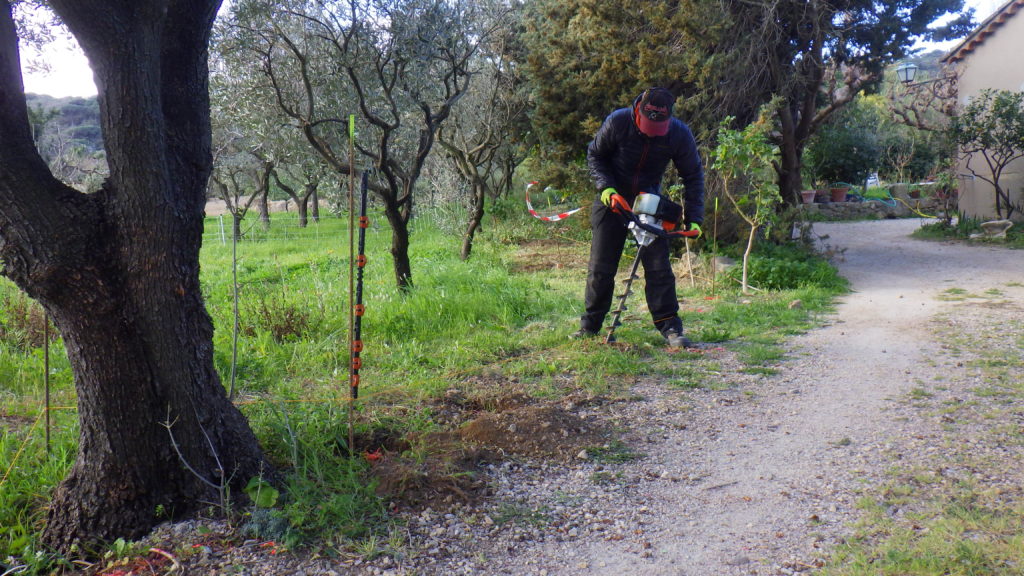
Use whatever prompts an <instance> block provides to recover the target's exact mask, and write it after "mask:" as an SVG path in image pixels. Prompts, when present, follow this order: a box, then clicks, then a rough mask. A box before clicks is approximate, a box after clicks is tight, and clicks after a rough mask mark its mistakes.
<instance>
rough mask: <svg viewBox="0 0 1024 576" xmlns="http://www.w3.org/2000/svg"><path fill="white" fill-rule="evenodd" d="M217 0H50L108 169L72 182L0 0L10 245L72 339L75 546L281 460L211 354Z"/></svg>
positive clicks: (66, 542)
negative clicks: (210, 189)
mask: <svg viewBox="0 0 1024 576" xmlns="http://www.w3.org/2000/svg"><path fill="white" fill-rule="evenodd" d="M219 4H220V2H219V0H133V1H132V2H109V1H105V0H52V1H51V2H50V5H51V6H52V8H53V10H54V11H55V12H56V14H57V15H58V16H60V18H61V19H62V20H63V22H64V23H65V24H66V25H67V27H68V28H69V29H70V30H71V32H72V34H74V36H75V37H76V38H77V39H78V42H79V44H80V45H81V46H82V48H83V50H84V51H85V54H86V56H87V57H88V59H89V62H90V65H91V67H92V69H93V71H94V73H95V79H96V85H97V87H98V90H99V105H100V119H101V128H102V131H103V141H104V147H105V149H106V155H107V161H108V163H109V167H110V175H109V177H108V178H107V179H106V180H105V182H104V183H103V186H102V187H101V189H100V190H99V191H97V192H95V193H92V194H85V193H82V192H79V191H77V190H75V189H73V188H71V187H69V186H67V185H66V184H63V183H61V182H60V181H59V180H58V179H56V178H55V177H54V175H53V173H52V172H51V171H50V169H49V168H48V167H47V165H46V163H45V162H44V161H43V159H42V158H41V157H40V155H39V153H38V152H37V150H36V148H35V146H34V145H33V142H32V132H31V129H30V124H29V115H28V111H27V109H26V104H25V95H24V87H23V81H22V76H21V68H20V55H19V48H18V38H17V33H16V28H15V21H14V18H13V14H12V6H11V2H10V1H9V0H0V259H2V261H3V274H4V275H5V276H7V277H8V278H10V279H11V280H13V281H14V283H15V284H17V286H18V287H19V288H21V289H22V290H24V291H25V292H26V293H27V294H28V295H29V296H31V297H32V298H34V299H35V300H37V301H38V302H40V303H41V304H42V306H43V307H44V308H45V309H46V311H47V313H48V314H49V316H50V317H51V318H52V319H53V322H54V324H55V325H56V326H57V328H58V329H59V330H60V333H61V335H62V336H63V338H64V341H65V346H66V349H67V354H68V358H69V360H70V364H71V368H72V371H73V373H74V379H75V388H76V391H77V397H78V413H79V422H80V430H79V439H78V454H77V457H76V459H75V463H74V465H73V466H72V468H71V470H70V472H69V473H68V475H67V477H66V478H65V479H64V481H63V482H62V483H61V484H60V486H59V487H58V488H57V490H56V491H55V493H54V494H53V496H52V498H51V499H50V501H49V504H48V506H49V509H48V517H47V523H46V527H45V529H44V533H43V540H44V542H45V543H46V544H48V545H50V546H52V547H53V548H55V549H58V550H62V551H69V550H72V549H73V547H75V546H78V547H79V549H81V550H88V549H90V548H91V546H92V545H93V544H95V543H98V542H101V541H106V540H112V539H115V538H119V537H125V538H133V537H137V536H140V535H142V534H143V533H145V532H146V531H148V530H149V529H150V528H151V527H152V526H153V525H154V524H155V523H156V522H157V513H158V510H160V509H162V510H166V511H170V512H172V513H173V514H174V515H177V516H180V515H184V514H188V513H190V512H192V511H194V510H196V509H197V508H199V507H200V506H206V505H207V504H206V503H208V502H210V501H218V498H220V497H222V496H223V495H225V494H226V493H227V490H228V488H235V490H233V492H232V493H234V494H243V488H244V486H245V485H246V483H247V482H248V481H249V480H250V479H251V478H252V477H255V476H257V475H259V474H260V473H261V472H265V473H268V474H269V473H270V468H269V466H268V465H267V463H266V460H265V458H264V456H263V453H262V451H261V450H260V447H259V445H258V443H257V441H256V438H255V436H254V435H253V433H252V431H251V429H250V428H249V425H248V423H247V422H246V420H245V418H244V417H243V416H242V414H241V412H239V410H238V409H237V408H236V407H235V406H234V405H233V404H232V403H231V402H230V401H229V399H228V397H227V394H226V393H225V390H224V387H223V386H222V385H221V382H220V378H219V377H218V375H217V372H216V371H215V369H214V364H213V324H212V322H211V320H210V316H209V315H208V314H207V311H206V308H205V305H204V302H203V296H202V290H201V288H200V283H199V248H200V244H201V242H202V233H203V221H204V216H203V210H204V206H205V202H206V184H207V179H208V177H209V175H210V167H211V150H210V118H209V99H208V98H209V97H208V91H207V85H208V71H207V42H208V38H209V33H210V29H211V26H212V24H213V20H214V17H215V15H216V13H217V9H218V6H219Z"/></svg>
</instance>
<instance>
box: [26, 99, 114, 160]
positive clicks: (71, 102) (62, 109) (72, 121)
mask: <svg viewBox="0 0 1024 576" xmlns="http://www.w3.org/2000/svg"><path fill="white" fill-rule="evenodd" d="M25 100H26V102H27V103H28V108H29V114H30V117H31V119H32V123H33V127H34V128H35V130H36V131H37V134H36V141H37V142H39V143H40V144H41V148H42V149H43V152H44V154H46V153H47V150H46V148H47V144H48V143H52V142H53V141H54V140H59V141H60V142H61V143H62V147H67V146H68V145H70V146H73V147H74V146H81V147H83V148H84V152H86V153H90V154H91V153H93V152H98V151H101V150H103V137H102V134H101V132H100V126H99V124H100V122H99V120H100V109H99V102H98V101H97V100H96V97H95V96H93V97H90V98H79V97H66V98H54V97H53V96H47V95H45V94H26V95H25Z"/></svg>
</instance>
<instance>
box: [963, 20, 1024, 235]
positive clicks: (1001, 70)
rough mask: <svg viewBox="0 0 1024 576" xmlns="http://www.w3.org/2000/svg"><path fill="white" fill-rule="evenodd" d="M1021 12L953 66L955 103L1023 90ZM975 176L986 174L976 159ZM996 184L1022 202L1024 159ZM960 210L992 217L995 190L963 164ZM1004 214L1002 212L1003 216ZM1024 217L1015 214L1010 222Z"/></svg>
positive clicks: (1023, 52)
mask: <svg viewBox="0 0 1024 576" xmlns="http://www.w3.org/2000/svg"><path fill="white" fill-rule="evenodd" d="M1022 54H1024V11H1021V12H1017V13H1016V14H1012V15H1009V16H1008V18H1007V20H1006V21H1005V22H1004V23H1003V24H1002V25H1001V26H1000V27H999V28H998V29H996V30H995V32H994V33H993V34H991V35H989V36H987V37H986V38H985V39H984V41H983V42H981V43H979V44H977V45H976V46H975V47H974V49H973V51H971V52H970V53H968V54H967V55H966V57H965V58H964V59H963V60H962V61H960V62H959V63H957V65H956V66H957V69H958V70H959V71H960V74H961V75H960V80H959V88H958V90H959V94H958V97H959V100H960V104H961V105H964V104H966V103H968V102H970V99H971V98H973V97H974V96H976V95H977V94H978V93H980V92H981V91H982V90H984V89H986V88H991V89H993V90H1010V91H1014V92H1019V91H1024V58H1022V57H1021V55H1022ZM970 167H971V168H974V171H975V172H977V173H978V174H984V175H989V176H990V174H991V173H990V172H988V170H987V168H986V164H985V162H984V160H983V159H982V158H980V157H978V158H974V159H972V160H971V161H970ZM1000 183H1001V184H1002V185H1003V188H1004V189H1006V188H1009V189H1010V190H1011V200H1012V201H1013V202H1014V203H1015V204H1016V205H1020V204H1021V202H1024V160H1017V161H1015V162H1013V163H1012V164H1010V165H1009V166H1008V167H1007V169H1006V171H1005V172H1004V173H1003V176H1002V178H1001V179H1000ZM960 210H961V211H962V212H964V213H965V214H967V215H968V216H972V217H975V218H982V219H993V218H995V217H996V207H995V191H994V188H993V187H992V185H991V184H989V183H987V182H984V181H983V180H980V179H979V178H977V177H974V176H972V174H971V171H970V170H969V169H968V168H967V162H966V161H961V163H960ZM1004 214H1005V213H1004ZM1021 218H1024V214H1021V213H1020V212H1018V213H1017V214H1015V215H1014V219H1015V220H1016V219H1021Z"/></svg>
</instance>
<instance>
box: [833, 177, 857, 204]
mask: <svg viewBox="0 0 1024 576" xmlns="http://www.w3.org/2000/svg"><path fill="white" fill-rule="evenodd" d="M850 188H852V186H850V185H849V184H847V183H845V182H836V183H835V184H833V185H832V187H831V188H829V194H830V195H831V198H832V201H833V202H846V195H847V194H848V193H849V192H850Z"/></svg>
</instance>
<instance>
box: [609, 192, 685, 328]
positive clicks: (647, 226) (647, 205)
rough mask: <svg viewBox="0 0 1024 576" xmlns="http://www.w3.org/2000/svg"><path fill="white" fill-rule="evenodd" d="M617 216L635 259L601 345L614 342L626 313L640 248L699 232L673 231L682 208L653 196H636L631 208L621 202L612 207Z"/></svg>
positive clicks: (635, 276)
mask: <svg viewBox="0 0 1024 576" xmlns="http://www.w3.org/2000/svg"><path fill="white" fill-rule="evenodd" d="M612 211H614V212H615V213H617V214H620V215H622V216H623V217H624V218H626V221H627V224H626V225H627V227H628V228H629V231H630V232H632V233H633V240H634V241H635V242H636V258H634V259H633V265H632V266H631V267H630V269H629V276H627V277H626V280H625V283H626V289H625V290H624V291H623V293H622V294H621V295H620V296H618V299H619V305H618V307H617V308H616V310H615V312H614V313H613V314H612V323H611V327H610V328H608V335H607V336H605V339H604V342H605V344H611V343H612V342H615V329H616V328H618V327H619V326H621V325H622V322H621V320H620V318H621V317H622V312H623V311H625V310H626V298H628V297H629V295H630V294H632V293H633V291H632V289H631V288H632V286H633V280H636V279H637V278H638V276H637V275H636V270H637V267H638V266H639V265H640V257H641V255H642V254H643V250H644V248H646V247H647V246H650V244H651V242H654V240H655V239H657V238H681V237H682V238H696V237H698V236H700V231H699V230H678V231H676V230H675V227H676V226H677V225H678V223H679V219H680V217H681V216H682V213H683V207H682V206H680V205H679V204H676V203H675V202H673V201H672V200H670V199H668V198H665V197H662V196H659V195H657V194H640V195H638V196H637V197H636V201H635V202H634V203H633V208H632V209H630V208H629V205H628V204H626V203H625V202H616V203H614V207H613V208H612Z"/></svg>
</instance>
